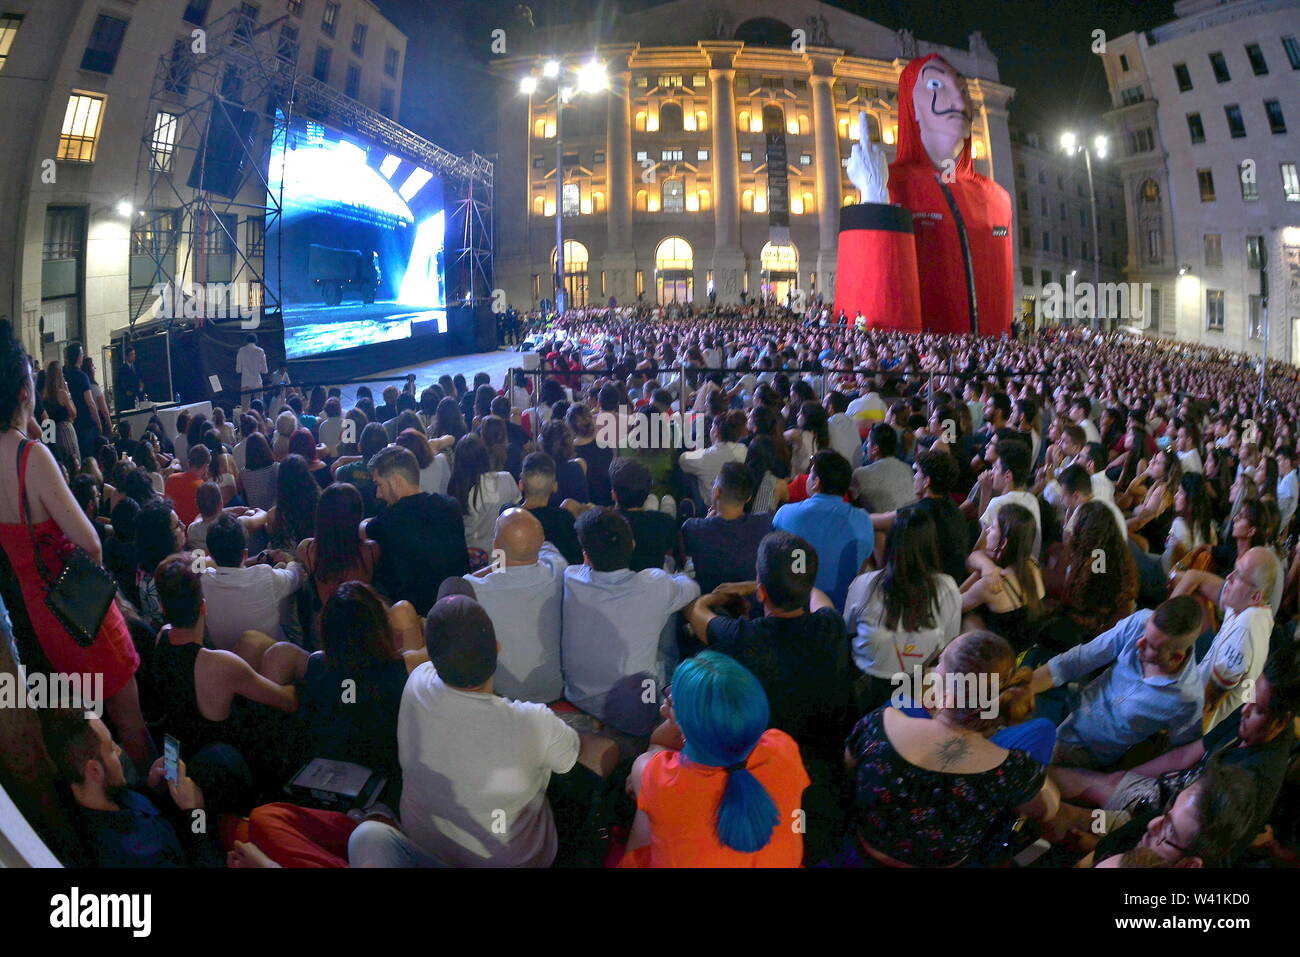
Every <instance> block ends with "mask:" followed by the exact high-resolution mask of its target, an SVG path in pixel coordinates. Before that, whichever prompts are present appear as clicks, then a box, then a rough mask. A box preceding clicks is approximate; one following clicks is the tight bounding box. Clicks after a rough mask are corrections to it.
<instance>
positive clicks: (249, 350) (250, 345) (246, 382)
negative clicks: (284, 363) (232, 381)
mask: <svg viewBox="0 0 1300 957" xmlns="http://www.w3.org/2000/svg"><path fill="white" fill-rule="evenodd" d="M235 373H236V374H237V375H238V376H239V388H240V391H243V390H245V389H260V388H261V387H262V376H264V375H266V353H265V352H263V351H262V348H261V347H260V346H259V345H258V344H257V333H255V332H250V333H249V334H248V338H247V340H246V341H245V343H244V345H242V346H241V347H240V349H239V351H238V352H237V353H235ZM254 398H258V396H256V395H249V396H247V397H246V398H245V399H244V400H243V401H244V402H245V403H247V402H249V401H251V400H252V399H254Z"/></svg>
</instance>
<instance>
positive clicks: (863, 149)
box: [848, 113, 889, 203]
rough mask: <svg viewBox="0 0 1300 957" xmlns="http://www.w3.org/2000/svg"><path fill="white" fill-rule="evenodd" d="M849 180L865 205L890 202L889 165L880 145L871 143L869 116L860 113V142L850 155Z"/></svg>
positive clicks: (854, 146) (854, 145)
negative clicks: (868, 128) (868, 126)
mask: <svg viewBox="0 0 1300 957" xmlns="http://www.w3.org/2000/svg"><path fill="white" fill-rule="evenodd" d="M848 170H849V180H850V181H851V182H852V183H853V185H854V186H856V187H857V188H858V193H859V194H860V195H861V196H862V200H861V201H862V202H864V203H888V202H889V163H888V161H887V160H886V159H885V150H884V148H883V147H882V146H881V145H880V144H879V143H873V142H871V135H870V133H869V132H868V130H867V114H866V113H858V141H857V142H856V143H854V144H853V150H852V152H851V153H850V154H849V167H848Z"/></svg>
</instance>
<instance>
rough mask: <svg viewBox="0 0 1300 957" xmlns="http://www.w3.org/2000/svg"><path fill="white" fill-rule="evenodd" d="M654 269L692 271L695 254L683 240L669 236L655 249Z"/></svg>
mask: <svg viewBox="0 0 1300 957" xmlns="http://www.w3.org/2000/svg"><path fill="white" fill-rule="evenodd" d="M655 268H656V269H694V268H695V253H694V251H693V250H692V249H691V244H690V243H688V242H687V241H686V240H684V239H680V238H678V237H676V236H671V237H669V238H668V239H665V240H664V241H663V242H661V243H660V244H659V246H658V247H657V248H656V249H655Z"/></svg>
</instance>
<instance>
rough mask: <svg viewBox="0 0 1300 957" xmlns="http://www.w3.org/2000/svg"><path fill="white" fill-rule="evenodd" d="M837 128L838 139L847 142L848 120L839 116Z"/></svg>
mask: <svg viewBox="0 0 1300 957" xmlns="http://www.w3.org/2000/svg"><path fill="white" fill-rule="evenodd" d="M839 126H840V139H842V140H847V139H848V138H849V118H848V117H847V116H841V117H840V121H839Z"/></svg>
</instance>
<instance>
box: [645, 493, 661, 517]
mask: <svg viewBox="0 0 1300 957" xmlns="http://www.w3.org/2000/svg"><path fill="white" fill-rule="evenodd" d="M642 508H644V509H645V510H646V511H647V512H657V511H659V499H658V498H657V497H656V496H655V493H654V492H651V493H650V494H649V495H647V496H646V497H645V505H643V506H642Z"/></svg>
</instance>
